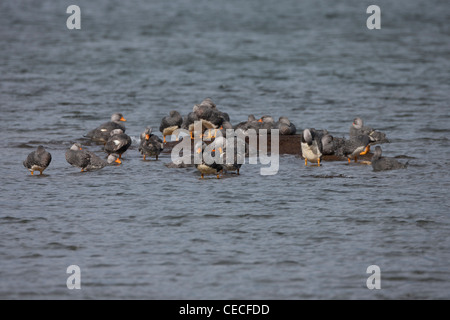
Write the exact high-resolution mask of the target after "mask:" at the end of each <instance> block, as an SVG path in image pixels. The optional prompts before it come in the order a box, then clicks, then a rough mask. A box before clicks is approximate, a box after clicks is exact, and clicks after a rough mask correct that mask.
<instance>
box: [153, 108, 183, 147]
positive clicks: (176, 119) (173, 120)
mask: <svg viewBox="0 0 450 320" xmlns="http://www.w3.org/2000/svg"><path fill="white" fill-rule="evenodd" d="M182 124H183V118H182V117H181V115H180V113H179V112H178V111H177V110H172V111H170V113H169V116H166V117H164V118H162V120H161V124H160V126H159V131H160V132H161V133H162V135H163V143H166V142H167V141H166V136H170V135H172V133H173V132H174V131H175V130H177V129H180V128H181V125H182ZM176 140H177V141H178V136H177V138H176Z"/></svg>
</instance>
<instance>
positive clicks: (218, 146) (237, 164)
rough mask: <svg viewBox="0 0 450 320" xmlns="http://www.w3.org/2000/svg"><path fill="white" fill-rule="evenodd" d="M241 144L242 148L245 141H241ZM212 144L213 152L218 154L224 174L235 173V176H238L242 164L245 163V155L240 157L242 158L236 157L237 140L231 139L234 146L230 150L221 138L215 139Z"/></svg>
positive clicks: (235, 138)
mask: <svg viewBox="0 0 450 320" xmlns="http://www.w3.org/2000/svg"><path fill="white" fill-rule="evenodd" d="M227 140H228V139H227ZM242 142H243V143H244V146H245V141H242ZM213 143H214V144H215V146H214V150H216V152H220V159H221V163H222V168H223V170H224V171H226V172H230V171H233V172H234V171H236V174H237V175H239V174H240V173H239V171H240V169H241V167H242V164H243V163H244V161H245V160H244V159H245V155H242V157H238V148H237V143H238V138H237V137H233V141H232V143H233V144H234V145H233V148H232V150H228V148H227V141H226V140H225V139H224V138H223V137H222V136H221V137H218V138H216V139H215V140H214V142H213ZM228 143H229V142H228ZM227 151H228V152H227ZM244 151H245V149H244ZM230 152H232V154H231V155H230Z"/></svg>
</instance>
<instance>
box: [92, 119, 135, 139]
mask: <svg viewBox="0 0 450 320" xmlns="http://www.w3.org/2000/svg"><path fill="white" fill-rule="evenodd" d="M122 121H127V120H126V119H125V118H124V117H123V115H122V114H121V113H114V114H113V115H112V116H111V121H109V122H105V123H103V124H102V125H101V126H99V127H97V128H95V129H94V130H92V131H90V132H89V133H88V134H87V135H86V137H87V138H90V139H91V140H92V141H96V142H103V143H105V142H106V141H108V139H109V137H110V134H111V131H113V130H114V129H121V130H122V131H123V132H125V126H124V125H123V124H121V122H122Z"/></svg>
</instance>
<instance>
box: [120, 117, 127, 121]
mask: <svg viewBox="0 0 450 320" xmlns="http://www.w3.org/2000/svg"><path fill="white" fill-rule="evenodd" d="M119 121H127V119H125V118H124V117H122V118H120V120H119Z"/></svg>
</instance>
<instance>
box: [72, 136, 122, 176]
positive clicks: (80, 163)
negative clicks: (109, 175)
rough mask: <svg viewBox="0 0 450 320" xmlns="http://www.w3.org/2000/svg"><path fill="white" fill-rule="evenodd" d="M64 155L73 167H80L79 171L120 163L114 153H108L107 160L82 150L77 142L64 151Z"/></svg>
mask: <svg viewBox="0 0 450 320" xmlns="http://www.w3.org/2000/svg"><path fill="white" fill-rule="evenodd" d="M65 156H66V161H67V162H68V163H69V164H70V165H72V166H74V167H78V168H81V172H85V171H90V170H96V169H101V168H104V167H105V166H107V165H112V164H114V162H115V163H118V164H121V163H122V162H121V161H120V159H119V158H118V157H117V156H116V155H114V154H110V155H109V156H108V159H107V161H104V160H102V159H101V158H100V157H99V156H97V155H96V154H94V153H93V152H90V151H85V150H83V148H82V146H81V144H80V143H78V142H77V143H74V144H73V145H72V146H71V147H70V148H69V149H68V150H67V151H66V155H65Z"/></svg>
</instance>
